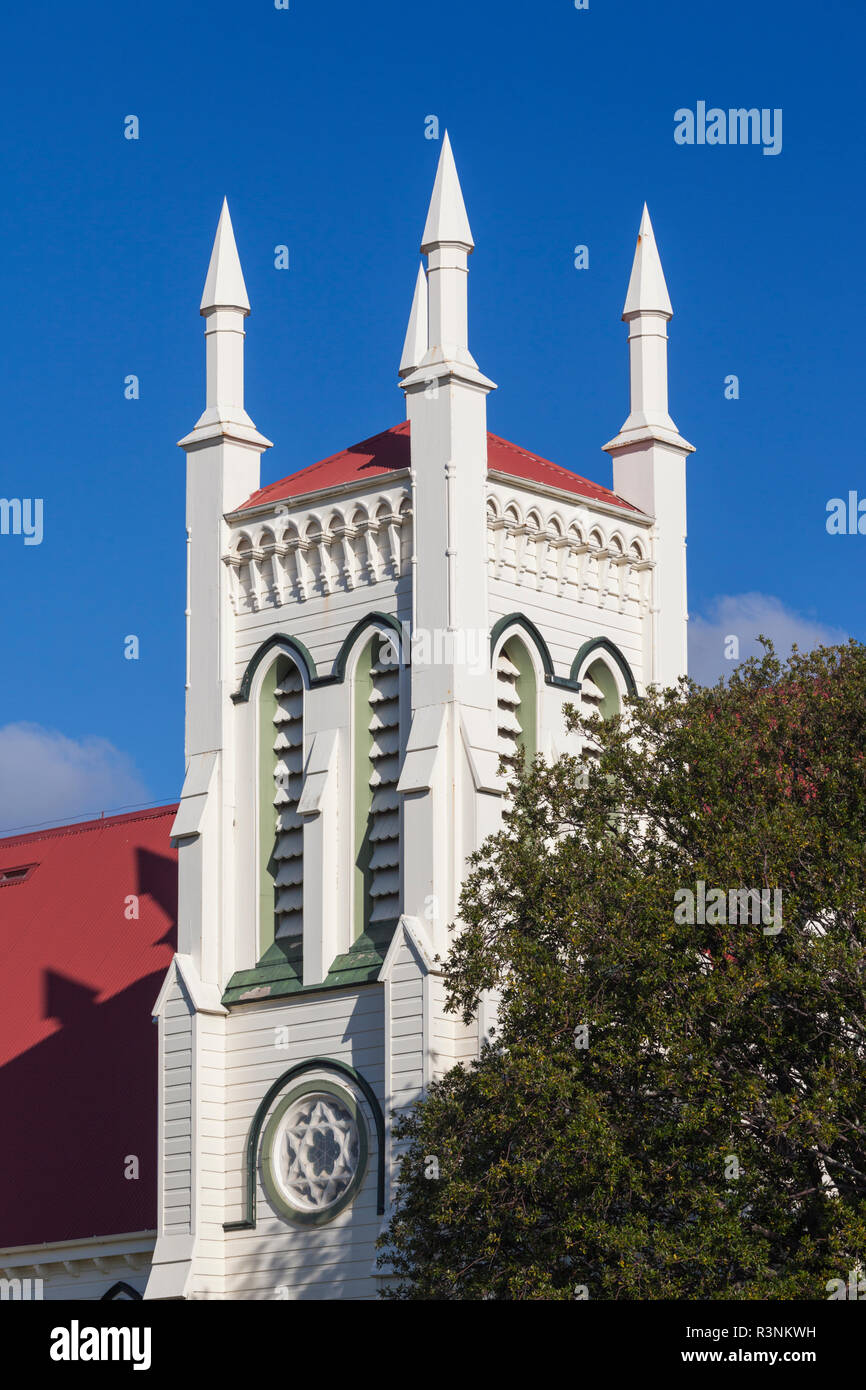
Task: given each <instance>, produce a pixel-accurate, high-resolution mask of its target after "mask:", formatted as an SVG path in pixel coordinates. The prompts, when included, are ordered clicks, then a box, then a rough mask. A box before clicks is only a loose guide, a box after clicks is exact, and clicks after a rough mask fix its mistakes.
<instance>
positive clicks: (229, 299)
mask: <svg viewBox="0 0 866 1390" xmlns="http://www.w3.org/2000/svg"><path fill="white" fill-rule="evenodd" d="M214 309H240V310H241V311H242V312H243V313H245V314H248V313H249V312H250V301H249V300H248V299H247V287H246V285H245V284H244V276H243V271H242V270H241V262H240V257H239V256H238V248H237V246H236V245H235V234H234V231H233V230H232V219H231V217H230V216H229V205H228V199H227V198H223V206H222V212H221V213H220V220H219V222H218V223H217V229H216V237H215V238H214V244H213V251H212V252H211V257H210V265H209V266H208V271H207V279H206V280H205V284H204V293H203V294H202V297H201V309H200V313H202V314H209V313H211V312H212V311H213V310H214Z"/></svg>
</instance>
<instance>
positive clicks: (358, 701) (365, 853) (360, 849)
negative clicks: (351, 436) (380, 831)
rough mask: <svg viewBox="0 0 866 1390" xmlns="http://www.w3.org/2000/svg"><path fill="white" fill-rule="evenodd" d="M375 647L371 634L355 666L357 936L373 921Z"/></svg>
mask: <svg viewBox="0 0 866 1390" xmlns="http://www.w3.org/2000/svg"><path fill="white" fill-rule="evenodd" d="M375 646H376V639H375V637H371V638H370V641H369V642H368V643H367V645H366V647H365V648H364V650H363V651H362V653H361V655H360V656H359V657H358V661H357V664H356V666H355V681H354V692H353V700H354V710H353V721H352V722H353V733H354V739H353V743H354V757H353V762H354V789H355V795H354V798H353V800H354V817H353V823H354V831H355V839H354V849H355V855H354V865H355V869H354V874H353V878H354V893H353V900H354V909H353V910H354V919H355V930H354V938H355V940H357V939H358V937H359V936H363V934H364V931H365V930H366V928H367V926H368V925H369V920H370V885H371V882H372V877H373V875H372V871H371V869H370V859H371V858H372V853H373V846H372V845H371V843H370V811H371V809H372V805H373V792H372V788H371V787H370V774H371V772H372V768H371V766H370V752H371V750H372V747H373V735H372V734H371V732H370V721H371V709H370V696H371V694H372V691H373V674H372V671H373V666H374V664H375V656H376V655H378V653H374V649H375Z"/></svg>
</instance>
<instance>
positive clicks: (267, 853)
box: [258, 656, 288, 959]
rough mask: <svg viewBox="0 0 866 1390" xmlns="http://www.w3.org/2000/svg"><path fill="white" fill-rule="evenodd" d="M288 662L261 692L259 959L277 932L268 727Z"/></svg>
mask: <svg viewBox="0 0 866 1390" xmlns="http://www.w3.org/2000/svg"><path fill="white" fill-rule="evenodd" d="M287 665H288V662H287V661H286V658H285V657H283V658H282V659H281V658H280V657H279V656H278V657H277V659H276V661H272V662H271V665H270V666H269V668H268V670H267V671H266V672H265V676H264V680H263V681H262V688H261V691H260V693H259V729H258V737H259V772H258V778H259V780H258V787H259V825H258V832H259V949H258V958H259V959H260V958H261V957H262V956H263V955H264V954H265V952H266V951H267V949H268V947H269V946H272V945H273V942H274V934H275V932H276V913H275V911H274V907H275V902H276V896H275V889H274V846H275V844H276V833H275V830H274V750H273V742H274V738H273V733H271V737H270V739H268V736H267V735H268V730H269V729H270V730H273V728H274V715H275V714H276V712H277V695H276V689H277V685H278V684H279V680H280V677H279V674H278V673H279V669H280V667H282V668H283V669H285V667H286V666H287Z"/></svg>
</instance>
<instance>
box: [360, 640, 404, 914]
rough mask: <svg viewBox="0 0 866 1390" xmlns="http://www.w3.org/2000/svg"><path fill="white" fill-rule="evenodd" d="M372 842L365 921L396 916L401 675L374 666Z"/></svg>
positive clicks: (389, 667) (391, 668)
mask: <svg viewBox="0 0 866 1390" xmlns="http://www.w3.org/2000/svg"><path fill="white" fill-rule="evenodd" d="M370 678H371V679H370V695H369V706H370V721H369V733H370V813H369V823H368V833H369V841H370V874H369V888H368V891H369V896H370V904H369V912H368V914H367V921H368V922H369V923H371V924H372V923H375V922H391V921H396V919H397V918H398V917H399V915H400V801H399V797H398V795H397V779H398V777H399V776H400V672H399V668H398V667H397V666H395V665H393V664H386V663H383V662H382V661H381V660H377V661H374V662H373V664H372V666H371V668H370Z"/></svg>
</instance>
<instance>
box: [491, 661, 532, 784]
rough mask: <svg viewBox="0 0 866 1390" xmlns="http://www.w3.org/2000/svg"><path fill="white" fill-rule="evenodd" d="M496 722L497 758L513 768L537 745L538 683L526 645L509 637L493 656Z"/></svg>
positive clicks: (527, 760) (530, 756)
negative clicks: (498, 754) (494, 656)
mask: <svg viewBox="0 0 866 1390" xmlns="http://www.w3.org/2000/svg"><path fill="white" fill-rule="evenodd" d="M495 666H496V722H497V734H498V741H499V753H500V757H501V758H503V759H504V761H505V763H506V765H507V766H509V767H511V768H516V767H517V766H518V764H519V763H520V762H521V761H522V760H525V761H526V762H527V763H529V762H531V761H532V759H533V758H534V757H535V754H536V752H537V746H538V739H537V726H538V686H537V682H536V676H535V667H534V665H533V662H532V657H531V656H530V655H529V651H528V649H527V647H526V644H525V643H524V642H522V641H521V639H520V638H519V637H509V638H508V640H507V641H506V642H504V643H503V644H502V646H501V647H500V648H499V652H498V655H497V657H496V663H495Z"/></svg>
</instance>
